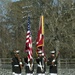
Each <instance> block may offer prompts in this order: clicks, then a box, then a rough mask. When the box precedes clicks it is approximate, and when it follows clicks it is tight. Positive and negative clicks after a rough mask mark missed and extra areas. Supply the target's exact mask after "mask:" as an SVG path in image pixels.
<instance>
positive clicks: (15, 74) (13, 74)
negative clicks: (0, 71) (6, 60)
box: [12, 72, 21, 75]
mask: <svg viewBox="0 0 75 75" xmlns="http://www.w3.org/2000/svg"><path fill="white" fill-rule="evenodd" d="M12 75H21V74H17V73H15V72H13V73H12Z"/></svg>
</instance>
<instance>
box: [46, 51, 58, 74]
mask: <svg viewBox="0 0 75 75" xmlns="http://www.w3.org/2000/svg"><path fill="white" fill-rule="evenodd" d="M47 65H48V66H49V73H50V75H57V59H56V56H55V51H51V56H50V57H49V58H48V61H47Z"/></svg>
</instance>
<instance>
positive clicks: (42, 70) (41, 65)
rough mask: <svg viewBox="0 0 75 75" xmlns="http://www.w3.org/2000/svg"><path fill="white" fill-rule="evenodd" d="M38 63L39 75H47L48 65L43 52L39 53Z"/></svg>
mask: <svg viewBox="0 0 75 75" xmlns="http://www.w3.org/2000/svg"><path fill="white" fill-rule="evenodd" d="M36 62H37V75H45V72H46V64H45V60H44V55H43V53H42V51H39V52H38V58H37V59H36Z"/></svg>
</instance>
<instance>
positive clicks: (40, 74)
mask: <svg viewBox="0 0 75 75" xmlns="http://www.w3.org/2000/svg"><path fill="white" fill-rule="evenodd" d="M37 75H45V74H42V73H39V74H37Z"/></svg>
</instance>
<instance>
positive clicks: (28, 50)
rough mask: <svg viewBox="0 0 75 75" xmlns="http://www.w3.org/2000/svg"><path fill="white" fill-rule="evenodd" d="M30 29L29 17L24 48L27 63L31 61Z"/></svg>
mask: <svg viewBox="0 0 75 75" xmlns="http://www.w3.org/2000/svg"><path fill="white" fill-rule="evenodd" d="M30 29H31V27H30V17H28V24H27V33H26V48H25V52H27V53H28V61H30V59H32V36H31V30H30Z"/></svg>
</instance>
